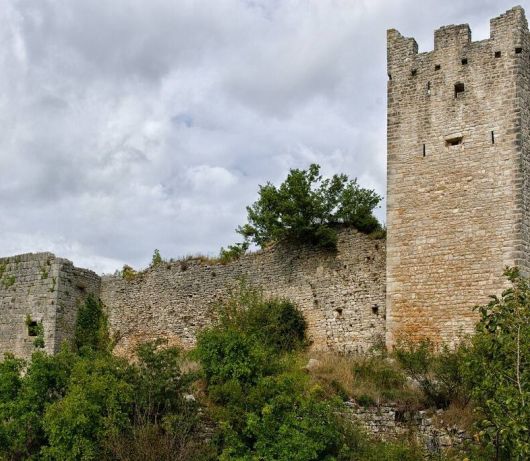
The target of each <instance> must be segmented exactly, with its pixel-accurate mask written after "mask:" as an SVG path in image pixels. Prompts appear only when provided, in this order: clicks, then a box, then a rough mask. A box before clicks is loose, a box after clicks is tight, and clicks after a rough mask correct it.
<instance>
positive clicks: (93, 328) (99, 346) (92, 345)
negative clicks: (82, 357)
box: [74, 295, 110, 354]
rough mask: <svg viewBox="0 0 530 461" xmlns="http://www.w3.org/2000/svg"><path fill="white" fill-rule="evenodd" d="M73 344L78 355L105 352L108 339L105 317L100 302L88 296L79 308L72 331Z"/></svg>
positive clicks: (108, 342)
mask: <svg viewBox="0 0 530 461" xmlns="http://www.w3.org/2000/svg"><path fill="white" fill-rule="evenodd" d="M74 344H75V347H76V348H77V350H78V351H79V352H80V353H82V354H83V353H86V352H94V351H107V350H109V347H110V338H109V332H108V328H107V316H106V315H105V312H104V311H103V305H102V303H101V301H100V300H98V299H96V298H95V297H94V296H93V295H90V296H88V297H87V299H86V300H85V302H84V304H82V305H81V306H80V307H79V311H78V313H77V319H76V324H75V331H74Z"/></svg>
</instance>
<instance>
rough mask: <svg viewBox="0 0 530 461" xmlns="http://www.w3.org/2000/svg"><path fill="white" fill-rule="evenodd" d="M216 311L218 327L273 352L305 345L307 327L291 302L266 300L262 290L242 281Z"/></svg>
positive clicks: (290, 349)
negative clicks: (241, 335)
mask: <svg viewBox="0 0 530 461" xmlns="http://www.w3.org/2000/svg"><path fill="white" fill-rule="evenodd" d="M218 311H219V320H220V328H222V329H233V330H237V331H239V332H242V333H244V334H245V335H246V336H253V337H255V338H256V339H257V341H258V342H259V343H260V344H262V345H263V346H265V347H269V348H272V349H273V350H275V351H276V352H287V351H292V350H295V349H297V348H299V347H301V346H303V345H304V341H305V335H306V330H307V324H306V322H305V319H304V317H303V315H302V313H301V312H300V310H299V309H298V308H297V307H296V306H295V305H294V304H293V303H292V302H290V301H287V300H283V299H277V298H272V299H267V298H265V297H264V295H263V292H262V291H260V290H258V289H255V288H252V287H249V286H247V285H246V284H245V283H244V282H243V283H241V284H240V285H239V287H238V289H236V290H234V291H232V292H231V294H230V296H229V297H228V299H227V300H226V301H225V302H224V303H222V304H221V305H220V306H219V308H218Z"/></svg>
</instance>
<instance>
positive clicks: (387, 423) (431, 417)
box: [345, 402, 472, 455]
mask: <svg viewBox="0 0 530 461" xmlns="http://www.w3.org/2000/svg"><path fill="white" fill-rule="evenodd" d="M441 414H443V411H442V410H439V411H438V413H435V414H433V413H432V412H429V411H426V410H421V411H403V410H402V409H400V408H399V407H398V406H397V405H392V404H388V405H381V406H378V407H361V406H359V405H357V404H356V403H355V402H346V411H345V415H346V416H347V417H349V418H351V419H352V420H353V421H355V422H357V423H359V424H360V425H361V426H362V427H363V428H364V429H365V430H366V431H367V432H368V433H369V434H371V435H373V436H375V437H376V438H378V439H381V440H385V441H392V440H403V439H405V438H409V437H414V438H415V439H416V441H417V442H418V444H420V446H423V447H424V448H425V450H426V452H427V453H429V454H437V455H438V454H441V453H443V452H445V451H447V450H449V449H453V450H460V449H463V448H464V447H465V444H468V443H470V442H472V438H471V436H470V435H469V434H467V433H466V432H465V431H463V430H461V429H459V428H457V427H448V426H445V425H441V424H439V423H437V422H436V418H435V416H440V415H441Z"/></svg>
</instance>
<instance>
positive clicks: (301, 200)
mask: <svg viewBox="0 0 530 461" xmlns="http://www.w3.org/2000/svg"><path fill="white" fill-rule="evenodd" d="M380 201H381V196H379V195H378V194H376V193H375V191H373V190H370V189H364V188H362V187H360V186H359V185H358V184H357V180H356V179H353V180H350V179H349V178H348V176H346V175H345V174H335V175H333V176H332V177H331V178H324V177H323V176H322V175H321V174H320V166H319V165H316V164H312V165H310V166H309V168H308V169H307V170H299V169H292V170H290V172H289V174H288V175H287V179H286V180H285V181H284V182H283V183H282V184H281V185H280V186H279V187H276V186H274V185H273V184H271V183H270V182H268V183H267V184H266V185H264V186H260V187H259V198H258V200H257V201H256V202H254V203H253V204H252V205H250V206H248V207H247V212H248V223H247V224H245V225H243V226H240V227H238V229H237V232H238V233H240V234H241V235H243V237H244V238H245V240H246V241H251V242H253V243H255V244H257V245H259V246H261V247H263V246H265V245H267V244H268V243H269V242H273V241H279V240H293V241H297V242H302V243H309V244H314V245H318V246H322V247H334V246H335V245H336V241H337V233H336V228H337V226H339V225H346V226H353V227H355V228H356V229H358V230H359V231H361V232H366V233H370V232H373V231H376V230H379V229H381V225H380V224H379V222H378V221H377V218H376V217H375V216H374V215H373V210H374V209H375V208H376V207H377V205H378V204H379V203H380Z"/></svg>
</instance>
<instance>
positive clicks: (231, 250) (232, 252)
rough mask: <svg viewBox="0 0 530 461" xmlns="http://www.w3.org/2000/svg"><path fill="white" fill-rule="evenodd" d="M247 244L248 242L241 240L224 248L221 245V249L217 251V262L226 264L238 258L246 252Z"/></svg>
mask: <svg viewBox="0 0 530 461" xmlns="http://www.w3.org/2000/svg"><path fill="white" fill-rule="evenodd" d="M249 246H250V245H249V243H248V242H243V243H235V244H233V245H228V248H227V249H226V250H225V249H224V248H223V247H221V251H220V252H219V262H220V263H221V264H228V263H229V262H232V261H235V260H237V259H239V258H240V257H241V256H243V255H244V254H245V253H246V252H247V250H248V247H249Z"/></svg>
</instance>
